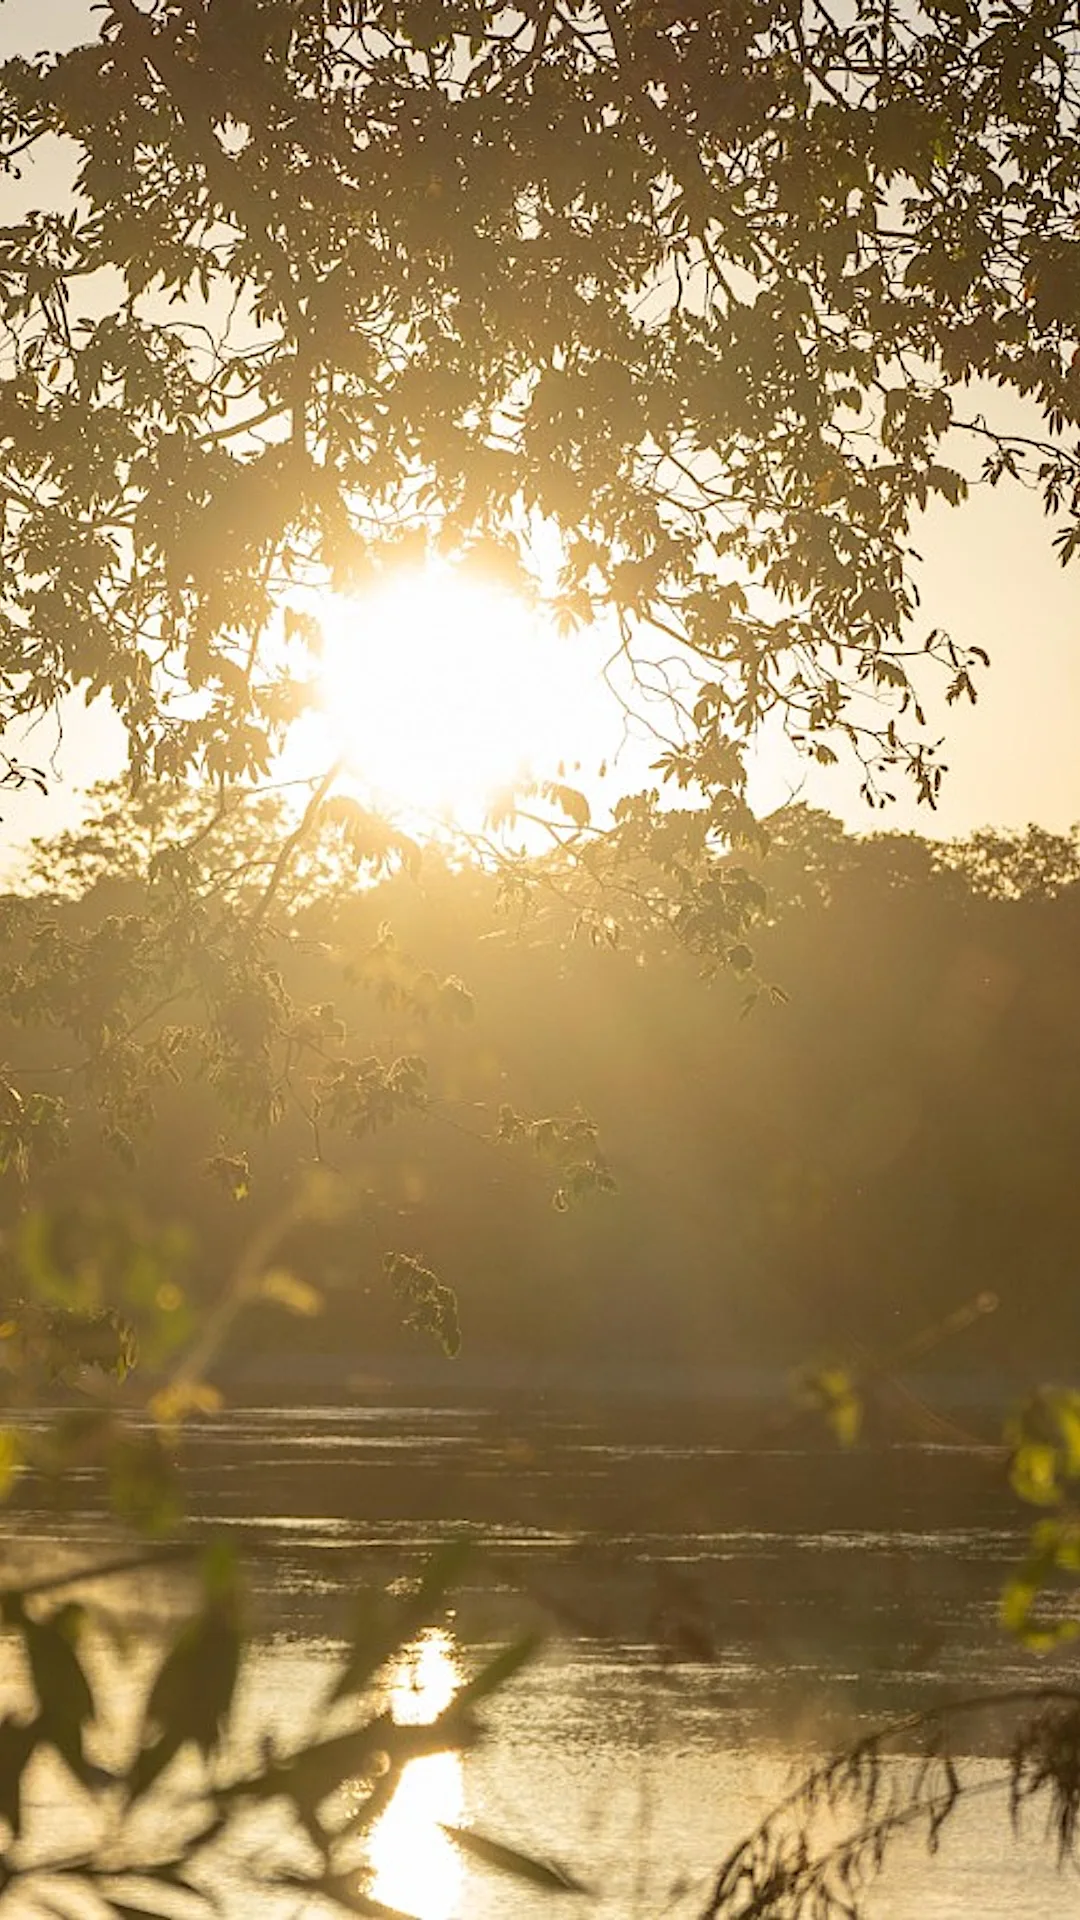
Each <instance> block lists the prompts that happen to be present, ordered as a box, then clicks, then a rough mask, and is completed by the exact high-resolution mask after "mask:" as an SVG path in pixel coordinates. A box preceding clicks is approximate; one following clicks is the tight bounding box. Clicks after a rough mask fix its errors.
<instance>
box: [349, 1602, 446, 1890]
mask: <svg viewBox="0 0 1080 1920" xmlns="http://www.w3.org/2000/svg"><path fill="white" fill-rule="evenodd" d="M461 1681H462V1674H461V1669H460V1668H459V1666H458V1663H457V1659H456V1656H455V1648H454V1642H453V1640H452V1638H451V1636H450V1635H449V1634H448V1633H445V1632H443V1631H442V1629H441V1628H437V1627H431V1628H428V1630H427V1631H426V1632H425V1633H423V1634H422V1635H421V1636H420V1638H419V1640H417V1641H416V1642H415V1644H414V1645H413V1646H412V1647H411V1648H410V1649H409V1651H408V1653H407V1654H406V1655H405V1657H404V1659H403V1660H402V1663H401V1665H400V1666H399V1668H398V1669H397V1671H396V1673H395V1674H394V1677H393V1681H392V1683H391V1689H390V1706H391V1707H392V1709H393V1713H394V1718H395V1719H396V1720H400V1721H407V1722H409V1723H410V1724H412V1725H422V1724H423V1723H424V1722H425V1721H428V1720H434V1719H435V1717H436V1715H437V1714H439V1713H441V1712H442V1710H443V1708H444V1707H446V1706H448V1705H449V1703H450V1700H451V1699H452V1697H453V1695H454V1693H455V1692H456V1691H457V1688H458V1687H459V1686H460V1685H461ZM464 1799H465V1789H464V1781H463V1778H462V1769H461V1756H460V1755H459V1754H456V1753H432V1754H425V1755H424V1757H423V1758H422V1759H420V1760H410V1762H409V1764H408V1766H407V1767H406V1768H405V1770H404V1772H403V1773H402V1776H401V1780H400V1782H399V1783H398V1789H397V1792H396V1793H395V1795H394V1797H393V1799H392V1800H391V1802H390V1805H389V1806H388V1807H387V1809H386V1812H385V1813H384V1814H383V1816H382V1819H381V1820H380V1821H379V1823H378V1825H377V1826H376V1827H375V1829H374V1831H373V1833H372V1836H371V1851H370V1859H371V1864H372V1867H373V1869H374V1877H373V1881H372V1885H371V1892H372V1894H373V1895H374V1897H375V1899H376V1900H381V1901H382V1902H383V1903H384V1904H385V1905H386V1906H388V1907H396V1908H397V1909H398V1910H399V1911H400V1912H403V1913H410V1914H416V1915H418V1916H419V1920H452V1916H453V1915H454V1914H455V1913H456V1912H457V1909H458V1905H459V1902H460V1896H461V1878H462V1870H461V1857H460V1855H459V1854H458V1852H457V1849H456V1848H455V1846H454V1845H453V1843H452V1841H450V1840H448V1839H447V1837H446V1835H445V1834H444V1833H443V1832H442V1831H441V1828H440V1822H441V1821H446V1822H447V1823H448V1824H449V1825H451V1826H456V1825H458V1824H459V1823H460V1821H461V1816H462V1812H463V1810H464Z"/></svg>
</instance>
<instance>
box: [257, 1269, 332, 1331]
mask: <svg viewBox="0 0 1080 1920" xmlns="http://www.w3.org/2000/svg"><path fill="white" fill-rule="evenodd" d="M259 1292H260V1294H261V1296H262V1298H263V1299H264V1300H273V1301H274V1302H275V1303H276V1304H277V1305H278V1306H279V1307H284V1308H285V1311H286V1313H295V1314H296V1315H297V1316H298V1317H299V1318H301V1319H304V1320H310V1319H312V1318H313V1317H314V1315H315V1314H317V1313H321V1312H322V1308H323V1300H322V1294H321V1293H320V1292H319V1290H318V1288H317V1287H313V1286H311V1285H310V1284H309V1283H308V1281H306V1280H298V1279H297V1277H296V1275H295V1273H289V1272H288V1271H287V1269H286V1268H285V1267H272V1268H271V1269H270V1272H269V1273H264V1274H263V1276H262V1279H261V1280H260V1281H259Z"/></svg>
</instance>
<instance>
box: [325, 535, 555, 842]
mask: <svg viewBox="0 0 1080 1920" xmlns="http://www.w3.org/2000/svg"><path fill="white" fill-rule="evenodd" d="M319 622H320V625H321V627H322V631H323V654H322V663H321V669H320V688H321V694H320V704H321V707H322V711H323V716H324V723H325V725H326V727H327V728H328V730H329V732H330V733H331V735H332V737H333V740H334V743H335V750H336V752H337V755H338V757H339V758H340V759H341V760H342V761H343V762H344V764H345V767H346V768H347V771H348V774H349V776H350V778H352V779H353V780H355V781H356V782H357V783H358V784H360V785H361V786H362V787H363V788H364V789H365V790H366V791H367V792H369V793H370V794H371V795H372V797H373V798H374V799H375V800H376V801H377V802H378V803H380V804H382V805H384V806H389V807H392V808H396V809H405V810H407V811H414V812H418V813H427V814H435V815H443V816H448V817H451V818H453V819H455V820H457V821H465V820H468V819H470V818H475V817H477V816H482V814H483V812H484V811H485V809H486V806H487V803H488V802H489V801H490V800H491V798H492V796H493V795H494V794H495V793H497V792H498V791H500V790H501V789H505V788H506V787H508V786H510V785H513V784H515V783H518V782H521V781H524V780H528V779H529V778H531V777H534V778H545V777H549V776H551V775H552V774H553V773H554V772H555V768H556V766H557V764H558V762H559V761H560V759H564V758H566V757H567V756H568V755H570V754H572V753H573V751H574V745H573V736H574V735H575V734H576V732H577V731H578V729H577V727H576V725H575V720H576V718H577V716H578V715H579V714H580V711H581V693H582V689H581V686H580V684H579V683H578V682H577V677H576V675H575V672H574V662H573V659H572V655H571V651H570V649H568V647H567V644H566V643H565V642H564V641H562V640H561V639H560V637H559V636H558V635H557V634H556V633H554V632H553V631H551V630H549V629H546V628H545V626H544V624H543V622H542V621H541V619H540V617H539V616H538V614H537V613H536V611H535V610H534V609H533V608H532V607H531V606H529V604H528V603H527V602H526V601H525V600H524V599H523V598H521V597H520V596H518V595H517V594H515V593H512V592H510V591H508V590H506V589H505V588H503V587H500V586H498V585H494V584H491V583H489V582H486V581H484V580H482V579H479V578H477V577H475V576H473V575H469V574H464V573H462V572H460V571H455V569H454V568H453V567H452V566H451V565H450V564H449V563H445V564H444V563H439V562H435V561H432V562H429V563H428V564H427V565H426V566H424V567H422V568H416V569H414V570H411V571H408V572H404V571H403V572H402V573H400V574H398V575H396V576H395V577H393V578H392V579H390V580H389V581H387V583H386V584H385V585H383V586H380V587H379V588H377V589H376V590H375V591H373V592H371V593H368V594H365V595H364V596H362V597H358V598H356V599H344V598H340V597H338V598H334V599H330V600H327V601H324V602H323V604H322V605H321V606H320V609H319Z"/></svg>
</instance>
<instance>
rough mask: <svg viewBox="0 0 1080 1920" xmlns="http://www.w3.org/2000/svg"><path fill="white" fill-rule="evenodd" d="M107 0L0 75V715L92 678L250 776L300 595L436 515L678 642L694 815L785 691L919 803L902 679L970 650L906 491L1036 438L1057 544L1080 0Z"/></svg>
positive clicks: (736, 789) (915, 740)
mask: <svg viewBox="0 0 1080 1920" xmlns="http://www.w3.org/2000/svg"><path fill="white" fill-rule="evenodd" d="M99 11H100V23H101V24H100V36H99V38H98V39H97V40H95V41H93V42H92V43H90V44H87V45H85V46H80V47H76V48H74V49H73V50H71V51H69V52H66V53H63V54H59V55H57V54H53V53H51V52H49V51H46V52H45V53H44V54H43V55H42V56H41V57H40V58H39V59H36V60H32V61H22V60H20V61H14V62H11V63H9V64H8V66H7V67H6V69H5V70H4V73H3V77H2V83H0V161H5V162H6V164H7V165H8V167H9V168H11V169H12V170H14V171H15V172H17V173H18V174H19V175H20V177H21V183H22V184H21V187H20V196H21V199H22V202H23V204H25V203H26V202H27V201H28V202H29V206H30V211H29V212H28V213H26V214H25V215H24V216H21V217H17V218H16V219H15V220H14V221H13V223H12V224H10V225H9V226H8V227H7V228H6V229H5V230H4V233H3V246H2V259H0V326H2V330H3V351H2V370H3V375H4V377H3V379H2V380H0V449H2V453H0V484H2V489H3V498H4V505H5V513H4V524H3V532H2V538H0V558H2V563H3V570H4V580H5V593H4V602H3V608H2V618H0V688H2V691H3V711H4V714H5V716H6V715H10V714H15V713H18V712H22V713H32V712H35V711H38V710H40V709H41V708H42V707H45V706H48V705H49V704H50V703H52V702H53V701H54V700H55V699H56V698H57V696H58V695H59V694H60V693H61V692H63V691H64V690H65V689H66V688H68V687H71V686H77V687H82V688H84V689H85V690H86V691H87V692H88V693H90V694H93V693H95V692H99V691H104V692H106V693H107V694H108V695H109V697H110V699H111V700H112V701H113V702H114V704H115V705H116V707H117V709H118V710H119V712H120V713H121V715H122V716H123V719H124V722H125V725H126V727H127V730H128V737H129V743H130V751H131V759H132V765H133V767H134V768H135V769H136V770H137V771H138V772H139V773H145V772H148V771H153V772H154V773H155V774H157V775H159V776H169V777H176V776H179V775H182V774H184V773H186V772H188V771H190V770H192V769H194V770H197V771H198V772H200V773H201V774H202V775H203V776H205V777H207V778H210V779H213V780H217V779H234V778H237V777H240V776H247V775H251V774H256V775H259V774H262V773H265V771H266V769H267V767H268V765H269V763H270V760H271V757H272V755H273V752H274V748H275V745H276V744H277V742H279V741H280V739H281V737H282V735H283V733H284V731H285V730H286V728H287V727H288V725H289V723H290V721H291V719H292V718H293V716H294V715H295V714H296V712H297V711H298V709H299V708H300V707H301V706H302V705H303V704H304V701H305V698H306V693H305V687H306V683H307V680H308V677H309V674H308V665H309V661H308V653H309V649H310V647H311V645H312V643H313V641H314V637H315V635H314V628H313V626H312V623H311V618H310V614H309V613H305V611H304V610H303V607H302V606H301V605H300V603H299V602H297V606H298V608H299V610H294V611H293V612H292V613H291V615H290V617H289V619H288V621H287V622H286V620H285V618H284V614H283V607H284V603H285V602H286V601H287V600H288V599H289V598H290V595H291V596H292V598H293V600H294V601H296V593H297V591H298V590H299V589H301V588H302V587H304V586H312V585H321V584H322V583H325V582H329V583H332V584H333V585H334V586H335V587H336V588H338V589H340V590H343V591H354V590H356V589H358V588H362V587H363V586H364V584H365V583H370V581H371V580H372V579H373V578H375V577H376V576H377V575H378V574H379V573H380V572H381V570H383V569H384V568H386V567H387V566H391V565H394V564H396V563H398V562H399V561H401V560H403V559H408V558H409V557H415V556H416V554H417V553H418V552H419V551H421V550H422V549H423V547H424V546H425V544H426V543H427V542H429V541H431V542H434V543H435V544H436V545H437V546H438V547H439V549H440V550H441V551H443V552H445V553H447V554H449V555H451V556H453V555H457V556H459V557H462V558H468V559H470V560H471V561H472V562H473V563H474V564H476V565H478V566H480V567H481V569H482V570H483V569H486V570H487V571H488V573H489V574H491V575H492V576H493V577H498V579H499V580H500V581H501V582H502V583H504V584H506V583H508V582H509V583H511V584H513V585H516V586H522V587H525V588H526V589H528V588H529V587H530V585H531V586H532V587H533V588H535V589H538V590H539V591H540V593H541V597H542V598H543V599H544V600H545V601H546V602H547V603H548V605H549V607H550V610H551V613H552V615H553V617H554V618H555V619H556V620H557V621H558V622H560V623H562V624H569V625H574V624H576V623H582V622H592V621H594V620H598V619H599V620H603V621H606V622H607V623H608V624H609V626H610V630H611V635H612V643H613V646H615V647H617V648H621V649H622V650H623V652H624V654H625V656H626V658H627V659H628V660H629V661H631V662H633V661H635V660H637V661H638V662H639V663H640V661H641V659H642V658H647V659H649V660H653V661H654V660H655V644H654V642H655V637H656V635H660V636H662V650H663V651H664V652H665V653H669V654H670V655H672V656H673V658H675V659H676V661H681V662H682V663H683V665H684V667H686V668H687V669H692V676H691V677H692V679H693V681H694V683H695V684H694V685H693V686H692V688H688V682H686V681H685V680H683V681H682V682H680V680H679V677H678V674H677V673H676V678H675V680H674V682H671V683H669V694H668V695H662V696H661V697H660V698H659V700H658V701H655V702H653V703H651V704H652V705H653V706H654V707H655V708H656V713H655V715H654V718H655V719H656V723H657V724H658V725H659V727H660V729H661V733H662V735H664V736H665V738H664V739H663V740H662V743H661V748H660V754H659V761H658V767H659V771H660V773H661V775H662V778H663V779H664V780H665V781H670V782H673V783H674V784H675V785H676V786H679V787H685V788H687V789H688V790H690V791H691V792H692V793H693V795H694V796H695V798H696V801H698V802H700V803H702V804H703V805H704V807H705V810H706V812H707V814H708V816H709V818H710V819H711V821H712V823H713V825H714V827H715V828H716V829H717V830H719V831H722V832H723V831H728V830H730V829H731V827H732V826H733V825H734V826H737V825H738V824H739V822H740V819H741V817H742V815H741V808H742V791H743V772H742V751H741V750H742V744H743V742H744V740H745V738H746V735H747V734H748V732H750V731H752V729H753V728H754V727H755V725H756V724H757V722H758V721H759V720H760V719H761V718H762V716H763V715H765V714H767V713H769V712H770V711H772V710H776V709H779V710H780V711H781V712H782V714H783V716H784V720H785V723H786V725H787V727H788V730H789V731H790V732H791V734H792V735H793V736H794V737H796V738H797V739H798V740H799V741H800V742H801V743H802V744H803V746H804V747H805V749H806V750H807V751H808V752H809V753H811V754H813V755H816V756H817V757H819V758H823V759H830V758H832V757H833V755H834V754H835V751H836V749H837V747H838V746H842V745H843V744H844V743H845V742H846V744H847V745H849V746H850V747H852V748H853V749H854V750H855V752H856V753H857V754H858V755H859V757H860V758H861V759H862V761H863V763H864V766H865V770H866V781H867V787H868V791H869V792H871V793H872V794H874V795H877V794H879V793H880V791H881V789H882V785H883V784H884V786H885V787H887V786H888V784H889V782H890V780H891V778H892V774H893V772H894V771H900V772H902V773H903V772H906V773H908V774H910V775H911V776H912V778H913V779H914V781H915V783H916V787H917V788H918V790H919V791H920V792H921V793H922V794H923V795H924V796H925V797H927V798H930V799H932V797H933V795H934V793H935V791H936V787H937V780H938V770H937V766H936V762H935V759H934V755H933V743H932V740H930V739H929V738H928V737H927V734H926V732H925V730H924V729H923V728H922V727H921V725H920V722H921V713H920V707H919V696H918V689H917V686H916V685H915V682H914V680H913V678H912V674H913V672H914V673H915V674H916V676H917V670H918V666H919V660H920V657H921V656H927V657H929V658H930V659H932V660H934V661H936V662H938V664H939V665H940V666H941V667H942V668H943V669H944V672H945V676H946V689H947V693H948V697H949V698H950V699H965V698H970V697H973V695H974V678H973V674H974V671H975V668H976V666H977V665H978V663H979V660H980V657H981V656H980V654H979V649H978V648H977V647H971V646H967V645H964V644H954V643H953V641H952V640H951V639H950V638H949V637H948V636H947V635H946V634H944V633H942V632H940V631H937V630H935V629H934V628H933V625H932V622H927V620H925V619H924V618H923V617H922V616H921V615H920V613H919V609H918V598H917V590H916V585H915V580H914V574H913V566H914V550H913V549H914V546H915V545H917V533H916V527H917V522H918V518H919V515H920V513H921V511H922V509H923V508H924V507H925V506H926V505H927V504H928V502H930V501H932V500H935V499H939V500H942V501H944V502H947V503H956V502H958V501H959V500H960V499H961V498H962V497H963V495H964V494H965V492H966V491H967V487H968V484H969V482H970V481H972V480H977V479H978V478H980V477H983V478H985V479H987V480H988V481H989V482H990V483H992V484H997V483H998V482H999V481H1002V480H1007V479H1011V478H1017V479H1023V480H1025V481H1028V482H1029V483H1032V484H1034V485H1036V486H1037V487H1038V488H1039V489H1040V491H1041V492H1042V494H1043V497H1044V499H1045V501H1046V504H1047V506H1048V508H1049V509H1050V510H1051V512H1053V513H1055V514H1057V515H1059V516H1060V517H1059V523H1058V524H1059V530H1058V532H1057V534H1056V536H1055V537H1056V539H1057V541H1058V544H1059V548H1060V551H1061V554H1062V557H1063V558H1067V557H1068V556H1069V555H1070V554H1071V553H1072V551H1073V549H1074V547H1075V545H1076V541H1077V528H1078V522H1077V519H1076V514H1075V505H1076V495H1075V489H1076V484H1077V479H1078V470H1077V467H1076V460H1075V454H1074V451H1073V448H1072V444H1071V442H1070V440H1069V438H1068V430H1069V428H1070V427H1071V426H1073V425H1074V424H1075V423H1076V421H1077V418H1078V414H1080V372H1078V366H1077V348H1078V337H1077V321H1076V314H1077V299H1076V293H1077V287H1078V285H1080V269H1078V266H1077V246H1078V243H1077V240H1076V234H1075V225H1076V215H1077V188H1078V178H1080V176H1078V146H1077V124H1076V86H1075V75H1076V61H1077V57H1078V42H1077V32H1076V22H1075V19H1074V16H1073V11H1072V9H1071V7H1070V5H1069V4H1068V0H1033V4H1032V5H1030V6H1027V7H1025V8H1024V9H1023V11H1022V12H1019V11H1018V10H1017V9H1016V8H1015V7H1013V6H1012V5H1010V4H1006V3H1005V0H956V3H955V4H954V0H949V4H944V0H922V3H920V4H918V5H915V6H913V7H897V6H894V5H893V4H892V3H891V0H856V4H854V5H851V6H847V7H845V8H843V9H840V10H837V11H833V10H832V9H830V8H828V7H826V6H825V5H823V4H819V0H805V3H804V4H802V3H801V4H798V5H795V6H791V5H788V4H787V0H750V3H749V4H746V3H745V0H738V4H729V3H728V0H718V3H717V4H709V5H706V6H704V7H702V6H688V5H685V4H681V3H680V0H649V4H645V5H642V4H638V0H523V4H522V5H521V6H520V7H517V8H514V9H508V8H506V7H504V6H502V5H501V4H498V5H496V4H488V3H487V0H299V3H298V0H194V4H193V0H150V4H146V5H141V6H140V5H139V4H138V3H137V0H107V3H106V4H104V5H103V6H102V7H101V9H100V10H99ZM46 150H48V151H49V154H50V157H51V164H52V166H53V167H54V168H55V167H57V166H58V167H59V168H60V170H61V172H62V173H63V174H64V177H65V179H70V181H71V183H72V191H71V192H70V193H69V192H68V191H66V190H64V191H62V192H60V193H59V195H58V194H57V191H56V186H55V172H54V174H53V176H52V178H53V184H52V186H51V187H47V186H46V184H45V179H46V176H45V171H44V168H43V167H42V169H41V170H39V169H38V166H37V161H38V158H39V155H40V156H44V154H45V152H46ZM972 383H974V384H972ZM1002 390H1003V392H1004V394H1005V395H1006V396H1008V395H1012V396H1019V397H1022V398H1023V399H1024V400H1026V401H1028V402H1030V405H1029V406H1028V408H1027V409H1026V410H1025V409H1024V408H1019V409H1018V408H1017V406H1015V405H1010V406H1005V407H1004V408H1002V407H999V406H997V400H998V395H999V393H1000V392H1001V391H1002ZM541 523H544V524H546V525H548V526H549V527H550V528H551V529H553V530H554V531H555V532H556V533H557V534H558V548H557V551H558V556H559V557H558V561H557V564H556V567H555V571H554V573H553V572H552V570H551V568H550V567H547V568H546V569H545V567H544V566H541V565H540V563H539V561H538V559H537V556H536V552H535V551H534V548H533V544H532V542H533V538H534V536H535V534H536V532H537V530H538V528H539V526H540V525H541ZM286 627H287V631H286ZM650 636H651V637H650ZM628 684H629V685H630V686H631V688H632V685H633V675H632V674H631V676H630V681H629V683H628ZM680 685H681V686H682V692H681V694H680V693H679V692H678V688H679V686H680ZM863 693H864V694H869V695H873V696H874V699H873V700H867V699H864V698H862V697H861V694H863ZM853 696H855V697H853ZM629 697H630V698H631V699H632V700H634V701H637V702H638V703H639V704H640V701H641V700H642V699H645V698H646V696H645V694H644V692H643V689H642V687H641V686H639V687H638V689H637V692H636V693H634V692H633V691H631V693H630V695H629ZM880 702H883V703H884V704H883V705H882V704H880ZM14 771H15V774H16V775H18V773H19V769H18V768H16V769H15V770H14ZM571 812H572V813H574V812H577V813H579V815H580V809H578V808H577V806H576V803H575V806H574V807H573V808H572V809H571ZM574 824H575V823H574V822H573V821H571V825H572V826H573V825H574ZM579 825H580V820H579Z"/></svg>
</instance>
